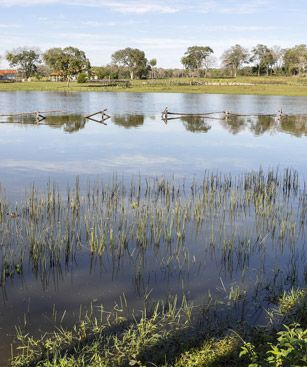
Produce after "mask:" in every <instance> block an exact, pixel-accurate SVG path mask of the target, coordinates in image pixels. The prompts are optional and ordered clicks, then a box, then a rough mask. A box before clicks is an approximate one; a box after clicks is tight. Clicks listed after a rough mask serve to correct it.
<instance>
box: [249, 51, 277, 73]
mask: <svg viewBox="0 0 307 367" xmlns="http://www.w3.org/2000/svg"><path fill="white" fill-rule="evenodd" d="M251 61H253V62H256V65H257V70H258V76H260V74H261V69H265V70H266V74H267V76H268V75H269V72H270V68H271V67H272V66H273V65H274V64H275V63H276V57H275V55H274V52H273V50H272V49H270V48H269V47H268V46H265V45H262V44H258V45H257V46H256V47H254V48H253V49H252V57H251Z"/></svg>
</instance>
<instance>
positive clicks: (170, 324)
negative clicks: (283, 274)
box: [11, 290, 307, 367]
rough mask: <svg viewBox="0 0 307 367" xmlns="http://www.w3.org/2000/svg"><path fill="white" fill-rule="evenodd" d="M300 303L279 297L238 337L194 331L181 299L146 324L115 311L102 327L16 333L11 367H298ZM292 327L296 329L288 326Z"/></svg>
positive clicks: (306, 344) (303, 347)
mask: <svg viewBox="0 0 307 367" xmlns="http://www.w3.org/2000/svg"><path fill="white" fill-rule="evenodd" d="M306 295H307V293H306V291H305V290H292V291H291V292H290V293H289V294H286V293H285V294H283V295H282V296H281V298H280V300H279V303H278V304H277V306H276V307H275V308H273V309H272V310H271V315H272V316H273V319H271V323H269V324H268V325H267V326H266V327H263V328H261V329H259V328H254V327H253V328H248V329H245V330H243V329H242V328H240V329H237V331H234V330H229V329H228V328H224V329H220V330H218V329H216V330H214V331H211V332H208V329H210V318H207V319H206V320H205V323H202V324H199V318H198V319H197V320H195V319H193V307H192V306H191V305H189V304H188V303H187V302H186V301H185V299H183V302H182V304H181V305H180V306H179V307H177V303H176V299H175V300H173V301H172V302H169V303H168V304H167V305H164V304H162V303H158V304H156V306H155V307H154V309H153V311H152V313H151V314H150V316H148V315H147V312H146V311H145V310H144V311H143V312H142V314H141V317H140V318H137V316H134V317H133V321H131V320H130V321H129V320H127V319H126V318H125V317H123V316H121V315H120V312H121V311H122V310H119V309H118V308H117V310H116V312H114V311H113V313H109V314H108V317H107V319H106V321H103V317H102V316H101V317H100V319H99V318H98V319H97V318H93V317H92V316H87V317H86V318H85V319H83V320H81V321H80V322H79V323H78V324H76V325H75V327H74V328H73V329H71V330H64V329H58V330H57V331H56V332H54V333H53V334H45V335H43V336H42V338H41V339H34V338H32V337H31V336H29V335H25V336H24V335H22V334H21V333H20V334H19V336H18V337H19V342H20V345H19V354H18V355H17V356H15V357H13V359H12V361H11V363H12V364H11V366H14V367H21V366H28V367H29V366H44V367H51V366H54V367H55V366H61V367H83V366H89V367H100V366H101V367H106V366H108V367H126V366H127V367H128V366H138V367H147V366H157V367H158V366H159V367H192V366H198V367H223V366H224V367H226V366H227V367H240V366H242V367H243V366H249V367H265V366H267V367H269V366H275V367H278V366H285V367H287V366H289V367H290V366H297V367H304V366H306V362H307V357H306V356H307V354H306V352H307V329H306V327H307V323H306V321H307V320H306V311H307V306H306ZM101 315H102V313H101ZM203 317H204V316H203ZM204 319H205V317H204ZM272 321H274V323H273V324H272ZM294 321H297V322H300V323H301V324H302V326H300V325H299V324H294V325H291V322H294ZM283 323H285V324H283ZM201 325H202V326H201ZM287 325H289V326H287ZM234 328H236V325H235V324H234ZM243 338H244V339H245V338H246V339H248V340H249V341H244V339H243Z"/></svg>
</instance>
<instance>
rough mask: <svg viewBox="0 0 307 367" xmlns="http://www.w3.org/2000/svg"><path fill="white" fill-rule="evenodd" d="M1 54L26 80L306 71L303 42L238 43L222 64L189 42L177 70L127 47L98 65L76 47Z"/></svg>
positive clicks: (207, 50)
mask: <svg viewBox="0 0 307 367" xmlns="http://www.w3.org/2000/svg"><path fill="white" fill-rule="evenodd" d="M5 58H6V60H7V61H8V62H9V64H10V66H11V67H12V68H17V70H18V71H19V72H20V73H21V74H22V76H23V77H24V78H26V79H29V78H32V77H37V78H44V77H45V78H47V77H49V76H50V75H52V73H53V74H54V73H56V75H58V76H59V77H60V78H62V79H63V80H66V81H67V82H68V83H69V81H70V80H72V79H74V78H77V77H78V81H80V82H85V81H87V80H88V79H93V78H96V79H106V78H108V79H126V78H130V79H134V78H139V79H146V78H173V77H177V78H180V77H188V76H190V77H196V76H199V77H208V76H210V77H222V76H225V77H227V76H231V77H237V76H238V75H245V76H249V75H258V76H260V75H267V76H269V75H287V76H291V75H299V76H302V75H305V74H306V72H307V47H306V45H305V44H301V45H297V46H294V47H291V48H287V49H282V48H281V47H278V46H274V47H268V46H266V45H263V44H258V45H256V46H255V47H254V48H252V49H251V50H248V49H246V48H244V47H242V46H241V45H238V44H237V45H234V46H232V47H230V48H229V49H227V50H226V51H225V52H224V53H223V55H222V57H221V65H222V66H221V67H216V64H217V60H216V59H215V58H214V50H213V49H212V48H211V47H209V46H192V47H189V48H188V49H187V50H186V52H185V53H184V55H183V57H182V58H181V64H182V65H183V68H182V69H180V68H178V69H165V68H160V67H158V66H157V65H158V63H157V59H152V60H148V59H147V58H146V55H145V52H144V51H142V50H139V49H134V48H129V47H128V48H125V49H121V50H118V51H116V52H114V53H113V55H112V56H111V62H110V64H108V65H106V66H100V67H99V66H96V67H93V66H91V64H90V61H89V59H88V58H87V56H86V54H85V52H84V51H82V50H79V49H78V48H75V47H66V48H51V49H49V50H47V51H46V52H44V53H41V52H40V51H39V50H37V49H29V48H18V49H14V50H12V51H8V52H7V53H6V55H5Z"/></svg>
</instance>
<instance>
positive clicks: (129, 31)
mask: <svg viewBox="0 0 307 367" xmlns="http://www.w3.org/2000/svg"><path fill="white" fill-rule="evenodd" d="M306 15H307V1H306V0H296V1H285V0H279V1H278V0H250V1H242V0H208V1H206V0H202V1H201V0H190V1H187V0H169V1H161V0H155V1H152V0H144V1H143V0H138V1H137V0H0V55H4V54H5V51H7V50H11V49H13V48H16V47H20V46H28V47H33V46H35V47H38V48H40V49H41V50H42V51H44V50H46V49H48V48H50V47H65V46H75V47H79V48H81V49H82V50H84V51H85V52H86V54H87V55H88V57H89V58H90V61H91V63H92V65H103V64H107V63H109V62H110V60H111V54H112V53H113V52H114V51H116V50H117V49H119V48H124V47H128V46H129V47H135V48H140V49H143V50H144V51H145V52H146V56H147V57H148V58H149V59H150V58H154V57H155V58H157V60H158V66H162V67H180V58H181V57H182V55H183V54H184V52H185V50H186V48H187V47H189V46H193V45H204V46H207V45H208V46H210V47H211V48H213V50H214V52H215V57H216V58H217V60H218V59H219V57H220V56H221V54H222V52H223V50H225V49H226V48H227V47H229V46H232V45H234V44H236V43H239V44H241V45H243V46H245V47H247V48H251V47H253V46H254V45H256V44H257V43H264V44H267V45H269V46H273V45H280V46H282V47H291V46H293V45H295V44H300V43H307V27H306ZM4 66H6V63H5V62H2V67H4Z"/></svg>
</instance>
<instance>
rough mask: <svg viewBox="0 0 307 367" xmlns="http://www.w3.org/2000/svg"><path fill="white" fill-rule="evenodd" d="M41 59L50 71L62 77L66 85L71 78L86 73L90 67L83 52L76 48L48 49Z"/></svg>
mask: <svg viewBox="0 0 307 367" xmlns="http://www.w3.org/2000/svg"><path fill="white" fill-rule="evenodd" d="M43 59H44V61H45V63H46V64H47V65H48V66H49V67H50V69H52V70H53V71H58V72H60V73H61V74H62V75H63V77H64V78H65V80H66V81H67V85H69V82H70V81H71V79H72V77H73V76H75V75H78V74H80V73H82V72H88V71H89V70H90V66H91V65H90V62H89V60H88V58H87V57H86V55H85V52H84V51H81V50H79V49H78V48H76V47H65V48H64V49H62V48H50V49H49V50H47V51H46V52H45V53H44V55H43Z"/></svg>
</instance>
